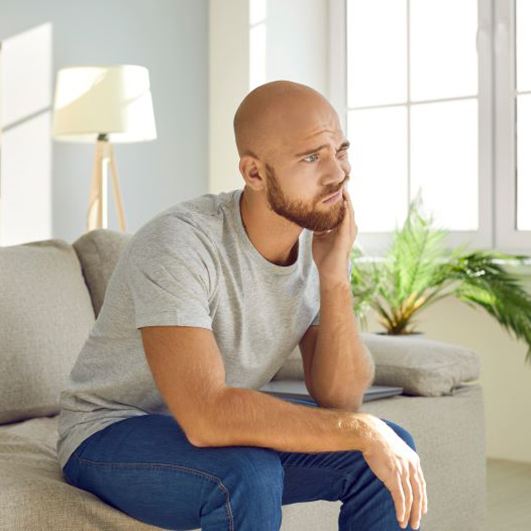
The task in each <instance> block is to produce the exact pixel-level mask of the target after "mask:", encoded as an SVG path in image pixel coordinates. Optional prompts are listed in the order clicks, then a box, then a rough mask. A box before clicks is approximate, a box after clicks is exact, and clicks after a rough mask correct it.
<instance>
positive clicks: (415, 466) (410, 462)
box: [362, 414, 428, 529]
mask: <svg viewBox="0 0 531 531" xmlns="http://www.w3.org/2000/svg"><path fill="white" fill-rule="evenodd" d="M363 421H364V422H365V423H366V424H367V425H368V433H369V437H368V441H367V445H366V447H365V448H364V449H363V450H362V454H363V457H364V458H365V461H366V462H367V464H368V465H369V467H370V468H371V470H372V471H373V472H374V474H375V475H376V476H377V477H378V478H379V479H380V480H381V481H382V482H383V484H384V485H385V486H386V487H387V488H388V489H389V490H390V491H391V495H392V497H393V501H394V503H395V509H396V518H397V520H398V522H399V523H400V527H402V528H405V527H406V526H407V525H408V522H409V524H410V525H411V527H412V528H413V529H418V528H419V526H420V518H421V516H422V514H425V513H427V512H428V498H427V494H426V481H424V475H423V473H422V469H421V467H420V458H419V456H418V454H417V453H416V452H415V451H414V450H413V449H412V448H411V447H410V446H408V444H407V443H406V442H404V440H403V439H402V438H400V437H399V436H398V435H397V434H396V433H395V431H394V430H392V429H391V428H390V427H389V426H388V425H387V424H386V423H385V422H383V421H382V420H381V419H379V418H378V417H376V416H374V415H370V414H366V415H363Z"/></svg>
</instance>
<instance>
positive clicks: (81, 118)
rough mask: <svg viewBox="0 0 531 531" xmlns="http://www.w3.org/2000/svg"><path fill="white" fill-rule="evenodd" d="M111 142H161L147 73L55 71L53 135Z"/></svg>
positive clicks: (130, 68) (132, 69)
mask: <svg viewBox="0 0 531 531" xmlns="http://www.w3.org/2000/svg"><path fill="white" fill-rule="evenodd" d="M99 134H107V137H108V140H109V141H110V142H112V143H118V142H142V141H145V140H153V139H155V138H157V131H156V128H155V116H154V114H153V102H152V99H151V91H150V88H149V72H148V70H147V68H145V67H143V66H138V65H115V66H73V67H68V68H62V69H60V70H59V71H58V73H57V83H56V87H55V101H54V115H53V126H52V135H53V137H54V138H55V139H56V140H65V141H69V142H95V141H96V139H97V137H98V135H99Z"/></svg>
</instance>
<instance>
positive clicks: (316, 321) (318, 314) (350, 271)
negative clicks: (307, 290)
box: [310, 260, 352, 326]
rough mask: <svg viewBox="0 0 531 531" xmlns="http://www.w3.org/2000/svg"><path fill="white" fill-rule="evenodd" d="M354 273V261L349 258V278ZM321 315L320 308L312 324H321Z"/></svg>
mask: <svg viewBox="0 0 531 531" xmlns="http://www.w3.org/2000/svg"><path fill="white" fill-rule="evenodd" d="M351 273H352V261H351V260H349V262H348V278H349V280H350V275H351ZM320 315H321V311H320V310H317V315H316V316H315V318H314V320H313V321H312V322H311V324H310V326H317V325H319V318H320Z"/></svg>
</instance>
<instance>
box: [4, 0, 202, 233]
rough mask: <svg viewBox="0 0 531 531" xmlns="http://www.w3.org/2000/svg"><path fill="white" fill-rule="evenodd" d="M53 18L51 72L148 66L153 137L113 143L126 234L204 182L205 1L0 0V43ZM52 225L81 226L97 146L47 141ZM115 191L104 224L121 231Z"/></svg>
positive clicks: (73, 229)
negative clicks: (66, 68) (71, 67)
mask: <svg viewBox="0 0 531 531" xmlns="http://www.w3.org/2000/svg"><path fill="white" fill-rule="evenodd" d="M45 23H49V24H50V25H51V28H52V46H51V53H52V61H51V64H52V72H51V76H50V80H51V83H52V85H53V86H52V87H50V88H51V89H52V90H50V94H51V98H50V101H49V109H48V110H50V109H51V107H52V98H53V89H54V87H55V77H56V72H57V70H58V69H59V68H61V67H63V66H69V65H73V64H80V65H81V64H122V63H131V64H140V65H143V66H146V67H147V68H148V69H149V72H150V78H151V90H152V95H153V105H154V110H155V118H156V124H157V133H158V138H157V140H154V141H152V142H145V143H135V144H121V145H120V144H117V145H116V146H115V154H116V157H117V166H118V172H119V174H120V180H121V188H122V195H123V201H124V208H125V215H126V222H127V225H126V230H127V232H135V231H136V230H137V229H138V228H139V227H140V225H142V224H143V223H144V222H145V221H147V220H148V219H149V218H151V217H152V216H154V215H155V214H156V213H157V212H159V211H161V210H162V209H164V208H166V207H168V206H170V205H171V204H173V203H175V202H179V201H182V200H185V199H189V198H191V197H195V196H197V195H200V194H203V193H206V191H207V187H208V184H207V183H208V147H207V146H208V3H207V0H157V1H156V2H154V1H153V0H112V1H108V0H91V1H90V2H89V1H87V2H72V1H71V0H46V1H45V2H43V1H41V0H2V1H1V2H0V40H4V39H7V38H10V37H13V36H15V35H17V34H19V33H21V32H24V31H27V30H30V29H31V28H34V27H37V26H40V25H42V24H45ZM52 148H53V149H52V155H53V156H52V194H51V200H52V231H51V234H50V236H51V237H55V238H62V239H65V240H66V241H68V242H72V241H73V240H75V239H76V238H77V237H79V236H80V235H81V234H82V233H83V232H85V223H86V212H87V206H88V198H89V187H90V177H91V171H92V159H93V154H94V146H92V145H89V144H69V143H59V142H55V141H54V142H53V145H52ZM112 200H113V196H112V190H111V189H109V207H110V212H109V226H110V228H112V229H115V230H118V223H117V218H116V212H115V209H114V205H113V203H112V202H111V201H112Z"/></svg>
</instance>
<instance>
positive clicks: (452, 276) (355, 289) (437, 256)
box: [350, 195, 531, 363]
mask: <svg viewBox="0 0 531 531" xmlns="http://www.w3.org/2000/svg"><path fill="white" fill-rule="evenodd" d="M421 206H422V200H421V197H420V195H417V197H416V198H415V199H414V200H413V201H412V202H411V203H410V206H409V210H408V215H407V219H406V221H405V222H404V225H403V227H402V228H401V229H396V230H395V231H394V233H393V242H392V244H391V248H390V250H389V252H388V253H387V255H386V256H385V257H383V258H381V259H380V261H375V260H374V259H371V260H367V257H365V256H364V255H363V251H362V250H361V249H360V248H359V246H356V245H355V246H354V247H353V249H352V251H351V261H352V273H351V278H350V283H351V288H352V294H353V297H354V312H355V314H356V315H357V316H358V318H359V319H360V322H361V325H362V328H363V329H365V330H366V329H367V311H368V310H369V308H372V309H373V310H374V311H375V312H376V314H377V317H378V321H379V323H380V324H381V325H382V326H383V327H384V328H385V330H386V332H385V333H386V334H390V335H401V334H418V333H419V332H418V331H416V330H414V327H413V325H414V317H415V316H417V315H418V313H419V312H420V311H421V310H422V309H424V308H426V307H428V306H429V305H431V304H433V303H434V302H436V301H438V300H441V299H442V298H444V297H448V296H450V295H453V296H454V297H456V298H457V299H459V300H461V301H463V302H464V303H466V304H468V305H469V306H471V307H473V308H477V307H482V308H483V309H484V310H486V311H487V312H488V313H489V314H491V315H492V316H493V317H494V318H495V319H496V320H497V321H498V323H499V324H500V325H501V326H502V327H504V328H505V329H507V330H508V331H509V332H513V333H514V335H515V336H516V338H518V339H520V340H522V341H525V342H526V344H527V346H528V351H527V354H526V359H525V361H526V362H529V363H531V294H530V293H529V292H527V291H526V290H525V288H524V287H523V286H521V285H520V281H519V279H518V278H517V277H516V276H514V275H512V274H510V273H509V272H508V271H506V270H505V269H504V267H503V266H502V265H501V263H500V262H501V261H502V260H511V261H514V262H515V263H520V264H521V263H524V262H525V261H527V259H529V258H530V257H529V256H526V255H511V254H506V253H502V252H498V251H488V250H475V251H468V252H467V251H466V249H465V247H466V246H465V245H461V246H458V247H457V248H455V249H453V250H451V251H447V250H446V249H445V248H444V246H443V245H442V240H443V238H444V237H445V236H446V234H447V231H446V230H441V229H435V228H433V217H432V216H430V217H426V216H423V215H422V214H421Z"/></svg>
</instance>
